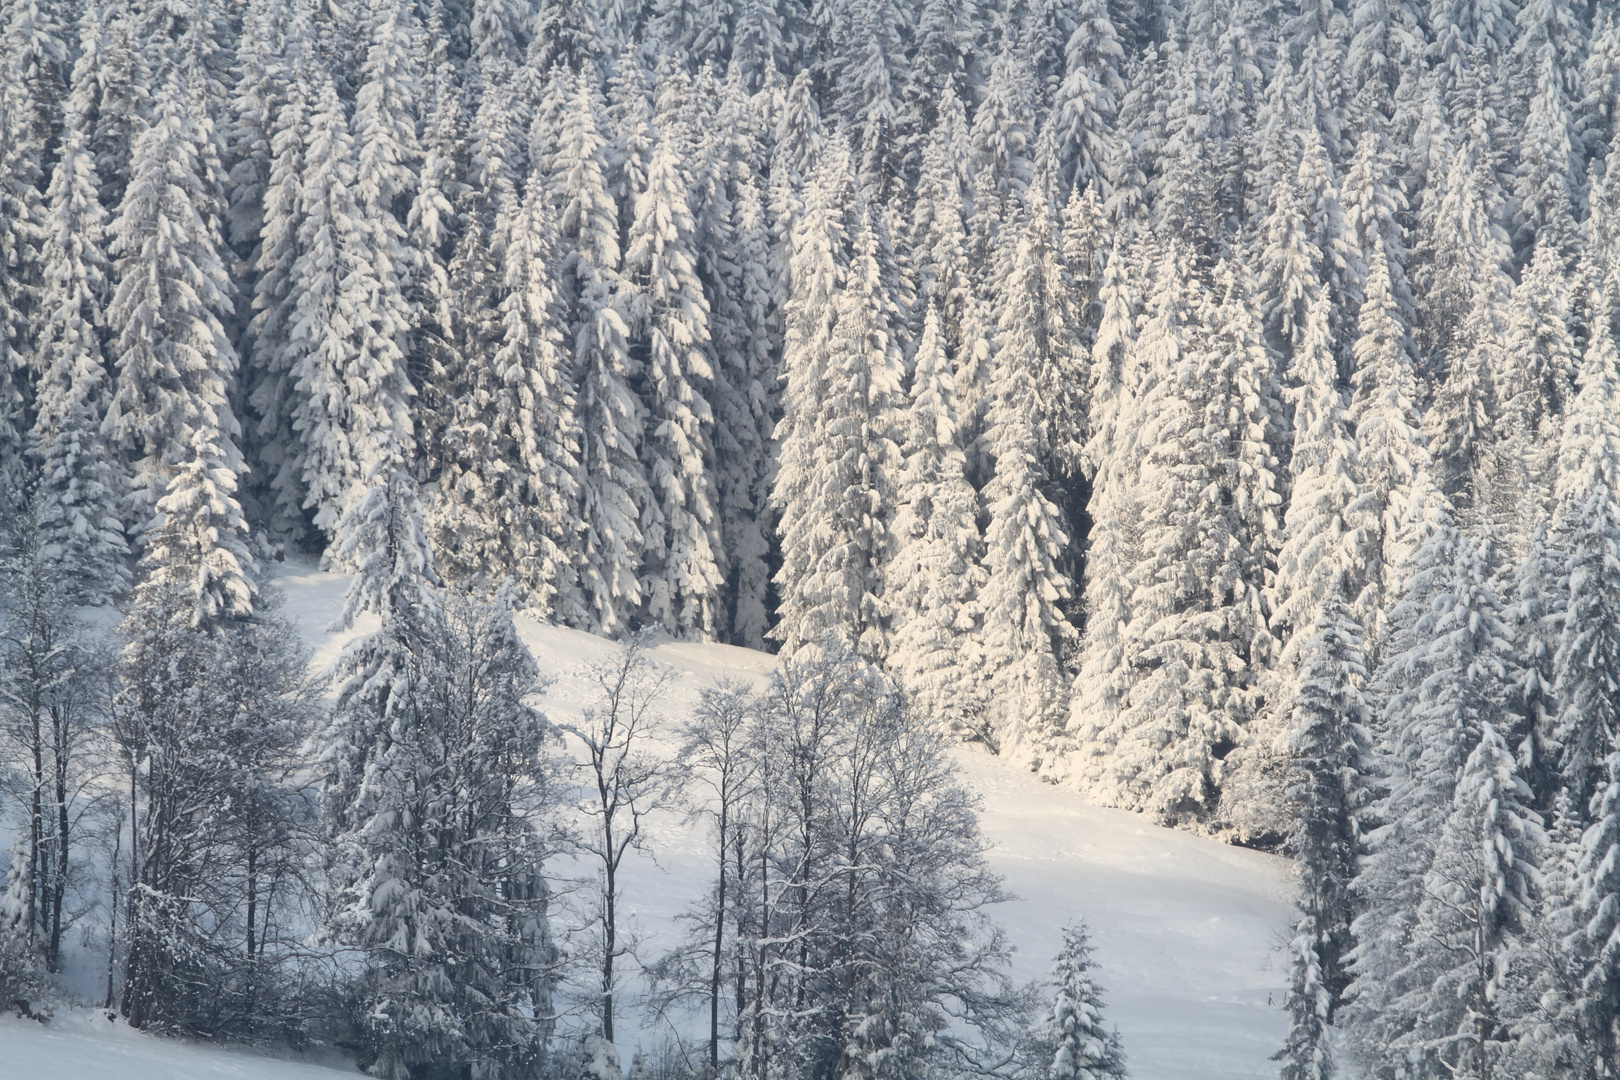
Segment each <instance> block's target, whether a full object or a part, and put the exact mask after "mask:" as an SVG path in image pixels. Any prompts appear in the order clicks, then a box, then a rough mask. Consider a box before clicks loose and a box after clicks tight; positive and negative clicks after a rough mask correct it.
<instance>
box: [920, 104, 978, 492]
mask: <svg viewBox="0 0 1620 1080" xmlns="http://www.w3.org/2000/svg"><path fill="white" fill-rule="evenodd" d="M937 111H938V119H937V122H936V125H935V127H934V128H933V129H932V131H931V132H930V133H929V138H928V141H927V143H926V144H925V145H924V147H923V152H922V165H921V170H922V171H921V176H920V177H919V179H918V188H917V195H916V201H915V203H914V205H913V221H912V224H913V228H914V232H913V239H912V250H913V252H914V257H915V259H916V266H917V293H918V296H919V298H920V300H921V301H922V302H924V303H927V302H930V301H931V302H932V303H934V304H935V305H936V307H937V308H938V311H939V318H940V331H941V333H942V334H943V335H944V337H943V341H944V345H945V351H946V354H947V355H948V356H949V357H950V359H951V370H952V373H953V375H954V377H955V383H956V396H957V401H958V403H959V407H960V409H961V420H960V423H961V430H962V446H963V449H964V450H966V451H968V469H969V476H970V477H975V478H977V477H978V476H979V475H980V474H982V473H983V471H984V469H983V463H982V460H981V459H982V457H983V454H982V453H981V452H980V451H979V450H978V448H977V447H976V446H975V443H976V442H977V440H978V437H979V436H980V435H981V434H982V433H983V430H984V408H985V405H986V399H985V389H986V384H987V383H988V381H989V358H990V339H991V338H992V337H993V336H994V331H995V327H994V325H993V313H992V311H991V310H990V305H989V304H988V303H986V296H985V290H983V289H981V288H980V287H979V281H978V279H979V276H980V275H979V274H978V273H977V272H976V271H975V269H974V267H973V266H971V265H970V263H969V260H968V245H969V236H968V221H967V217H968V207H969V205H970V204H971V196H972V191H973V189H972V184H971V179H972V178H971V177H970V176H969V174H968V170H967V168H966V167H965V164H964V161H965V158H966V156H967V153H968V127H967V113H966V111H965V110H964V108H963V106H962V102H961V101H959V100H958V99H957V97H956V95H955V93H954V92H952V91H949V90H947V91H946V93H945V96H944V97H943V98H942V99H941V100H940V101H939V102H938V109H937ZM978 482H979V481H978V480H977V479H975V483H978Z"/></svg>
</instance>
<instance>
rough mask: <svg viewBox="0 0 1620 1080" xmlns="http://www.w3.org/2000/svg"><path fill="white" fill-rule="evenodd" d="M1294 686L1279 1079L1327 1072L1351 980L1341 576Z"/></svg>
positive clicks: (1357, 701) (1352, 712) (1355, 801)
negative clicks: (1294, 891)
mask: <svg viewBox="0 0 1620 1080" xmlns="http://www.w3.org/2000/svg"><path fill="white" fill-rule="evenodd" d="M1297 653H1298V655H1299V659H1298V670H1299V675H1298V687H1297V690H1296V691H1295V693H1294V694H1293V695H1292V709H1291V712H1290V716H1289V721H1290V731H1289V733H1288V736H1287V756H1288V765H1287V784H1288V789H1287V796H1288V802H1289V807H1290V809H1291V810H1292V811H1293V813H1294V822H1295V824H1294V827H1293V831H1292V834H1291V835H1290V836H1289V838H1288V848H1289V851H1290V853H1291V854H1292V855H1293V857H1294V865H1295V866H1296V867H1297V868H1298V870H1299V895H1298V898H1297V899H1296V900H1295V905H1296V907H1297V908H1298V911H1299V917H1298V918H1297V919H1296V920H1295V922H1294V936H1293V939H1292V941H1291V942H1290V947H1289V952H1290V957H1289V959H1290V964H1291V970H1290V979H1289V988H1288V998H1287V1001H1286V1007H1287V1009H1288V1012H1289V1019H1290V1026H1289V1031H1288V1039H1287V1041H1286V1042H1285V1043H1284V1045H1283V1048H1282V1049H1281V1050H1280V1051H1279V1052H1278V1053H1277V1054H1276V1055H1275V1059H1276V1060H1279V1061H1282V1062H1283V1066H1282V1070H1281V1074H1280V1075H1281V1076H1282V1077H1283V1078H1284V1080H1328V1078H1330V1077H1332V1076H1333V1075H1334V1071H1335V1070H1334V1060H1333V1036H1332V1025H1333V1022H1334V1019H1335V1015H1336V1013H1337V1012H1338V1009H1339V1006H1340V1005H1341V1004H1342V1002H1343V999H1344V992H1345V989H1346V987H1347V986H1348V985H1349V982H1350V979H1349V972H1348V970H1347V967H1346V961H1347V959H1348V955H1349V952H1350V948H1351V946H1352V943H1353V937H1352V935H1351V923H1352V921H1353V920H1354V918H1355V915H1356V912H1357V902H1356V898H1355V895H1354V893H1353V891H1352V887H1353V883H1354V878H1355V875H1356V869H1357V858H1358V856H1359V855H1360V853H1361V837H1360V830H1359V827H1358V823H1357V820H1356V815H1357V813H1358V811H1359V810H1360V809H1361V803H1362V800H1363V799H1364V798H1365V795H1366V791H1365V789H1364V787H1363V784H1362V780H1361V776H1360V769H1361V767H1362V766H1363V764H1364V762H1365V760H1366V752H1367V739H1368V722H1369V721H1370V719H1371V716H1370V714H1369V711H1368V709H1367V706H1366V703H1365V701H1364V700H1363V697H1362V686H1363V685H1364V683H1365V681H1366V678H1367V666H1366V661H1365V657H1364V655H1363V651H1362V635H1361V628H1360V627H1359V626H1358V625H1356V622H1355V619H1354V618H1352V617H1351V615H1350V611H1349V608H1348V607H1347V606H1346V604H1345V602H1344V597H1343V584H1342V579H1341V581H1335V582H1333V583H1331V585H1330V589H1329V592H1328V593H1327V594H1326V595H1325V596H1324V597H1323V598H1322V599H1321V601H1320V602H1319V605H1318V614H1317V617H1316V621H1315V622H1314V623H1313V624H1312V625H1311V628H1310V631H1309V637H1308V638H1307V639H1306V640H1305V641H1304V643H1303V644H1302V645H1300V646H1299V647H1298V648H1297Z"/></svg>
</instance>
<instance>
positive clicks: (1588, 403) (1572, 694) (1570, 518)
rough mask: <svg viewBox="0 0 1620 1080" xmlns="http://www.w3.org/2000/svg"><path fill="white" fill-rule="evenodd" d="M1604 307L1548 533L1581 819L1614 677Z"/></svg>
mask: <svg viewBox="0 0 1620 1080" xmlns="http://www.w3.org/2000/svg"><path fill="white" fill-rule="evenodd" d="M1608 310H1609V309H1608V308H1607V305H1599V308H1598V312H1597V315H1598V317H1597V318H1595V319H1594V320H1593V325H1592V328H1593V334H1592V340H1591V343H1590V344H1589V345H1588V346H1587V350H1586V355H1585V357H1584V358H1583V361H1582V364H1581V374H1580V392H1579V394H1578V395H1577V396H1576V398H1575V401H1574V403H1573V405H1572V407H1571V409H1570V413H1569V416H1568V418H1567V420H1566V421H1565V424H1564V434H1563V440H1562V442H1561V444H1560V446H1559V463H1558V489H1557V499H1558V516H1557V518H1556V519H1555V529H1556V530H1557V535H1558V538H1559V540H1560V541H1561V544H1562V546H1563V547H1564V548H1565V549H1566V550H1567V551H1568V553H1569V554H1568V560H1569V561H1568V575H1569V576H1568V590H1569V592H1568V601H1567V606H1566V610H1565V613H1564V624H1563V633H1562V635H1561V638H1560V640H1559V643H1558V651H1557V653H1556V655H1555V656H1554V658H1553V694H1554V696H1555V697H1556V699H1557V701H1558V702H1559V705H1560V711H1559V714H1558V719H1557V722H1556V724H1555V726H1554V729H1553V740H1554V745H1555V747H1556V748H1557V750H1558V752H1559V754H1560V758H1559V763H1558V764H1559V768H1560V771H1561V772H1562V774H1563V785H1564V787H1565V788H1566V789H1567V790H1568V791H1569V792H1570V794H1571V796H1572V798H1573V800H1574V803H1575V806H1576V810H1577V813H1580V814H1582V815H1583V817H1582V818H1581V820H1582V821H1583V822H1584V821H1588V820H1590V819H1588V818H1586V817H1584V814H1585V813H1586V811H1587V810H1588V808H1592V809H1595V803H1594V802H1593V800H1594V799H1595V797H1596V796H1597V793H1598V791H1599V788H1600V786H1601V785H1602V783H1603V780H1604V775H1605V769H1606V768H1607V767H1608V758H1609V755H1610V754H1611V753H1613V747H1612V746H1611V742H1612V740H1613V737H1614V736H1613V734H1612V733H1613V732H1614V731H1615V728H1614V723H1615V721H1616V720H1620V717H1616V716H1615V715H1614V710H1615V700H1614V693H1613V689H1612V687H1613V685H1614V680H1615V679H1616V678H1617V677H1620V625H1617V624H1616V622H1615V619H1616V616H1617V615H1620V606H1617V605H1620V576H1617V575H1620V564H1617V563H1616V561H1615V554H1616V551H1617V550H1620V549H1617V548H1616V544H1617V542H1620V541H1617V538H1620V490H1617V489H1616V487H1615V484H1616V478H1617V475H1620V474H1617V473H1616V472H1615V469H1616V466H1617V464H1620V422H1617V418H1616V413H1615V406H1616V402H1617V401H1620V370H1617V359H1620V358H1617V356H1616V349H1615V344H1614V338H1613V336H1612V331H1611V329H1610V322H1609V318H1608Z"/></svg>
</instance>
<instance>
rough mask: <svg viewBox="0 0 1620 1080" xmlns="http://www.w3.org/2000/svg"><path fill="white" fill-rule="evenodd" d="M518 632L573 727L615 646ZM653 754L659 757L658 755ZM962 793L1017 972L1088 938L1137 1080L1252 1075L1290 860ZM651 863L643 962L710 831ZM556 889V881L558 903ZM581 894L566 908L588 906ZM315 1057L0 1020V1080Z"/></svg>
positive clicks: (1255, 1075) (1264, 1067)
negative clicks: (970, 804)
mask: <svg viewBox="0 0 1620 1080" xmlns="http://www.w3.org/2000/svg"><path fill="white" fill-rule="evenodd" d="M279 576H280V584H281V586H282V589H283V592H284V593H285V596H286V607H285V612H286V614H287V615H288V616H290V617H292V618H293V619H295V620H296V621H297V622H298V623H299V624H300V626H301V627H302V628H303V629H304V631H305V634H306V635H307V637H308V639H309V641H310V644H311V646H312V647H313V648H314V650H315V665H316V667H317V668H326V667H328V666H329V665H330V664H331V662H332V661H333V660H334V659H335V658H336V657H337V655H338V653H339V652H340V651H341V649H342V646H343V644H344V642H345V641H346V640H348V639H349V638H351V637H353V636H354V635H356V634H359V633H363V632H366V631H367V630H369V629H371V628H372V626H373V625H374V624H369V625H368V623H367V622H366V621H365V620H362V621H361V622H360V623H359V624H358V625H357V626H356V627H354V628H353V629H352V630H350V631H348V632H345V633H343V634H334V633H331V632H329V631H328V629H327V628H328V626H329V625H330V624H331V623H332V621H333V620H334V619H335V618H336V616H337V614H338V612H339V611H340V610H341V607H342V598H343V592H344V589H345V588H346V586H347V580H348V579H347V578H345V577H341V576H338V575H333V574H326V573H321V572H319V571H316V570H313V569H310V568H308V567H302V566H298V565H295V564H285V565H284V566H283V568H282V571H281V574H280V575H279ZM519 631H520V633H521V634H522V636H523V638H524V640H525V641H526V642H527V643H528V645H529V647H530V649H531V650H532V651H533V653H534V656H535V659H536V661H537V662H538V663H539V665H540V668H541V670H542V672H544V673H545V675H546V677H547V678H548V679H550V680H551V682H550V685H549V686H548V687H547V689H546V692H545V695H544V697H543V699H542V701H541V707H542V709H543V710H544V711H545V712H546V713H547V714H548V715H549V716H550V717H551V718H552V719H553V720H554V721H566V720H567V719H569V718H570V717H571V715H577V713H578V710H579V709H580V708H581V707H582V706H583V705H584V704H587V703H588V701H589V694H588V691H589V682H588V676H589V671H590V667H591V665H592V664H594V663H597V662H600V661H602V660H604V659H606V658H608V657H609V656H610V655H611V651H612V649H613V648H614V646H613V645H612V644H611V643H609V642H607V641H605V640H603V639H601V638H597V637H593V636H591V635H589V634H585V633H581V632H578V631H573V630H564V629H559V628H556V627H551V626H547V625H544V624H541V623H538V622H535V621H533V620H529V619H525V618H520V619H519ZM651 657H652V659H653V661H654V662H655V663H657V664H660V665H664V666H666V667H667V668H668V669H669V670H670V673H671V682H670V685H669V689H668V693H667V694H666V696H665V697H664V699H663V701H662V703H661V708H660V713H661V715H662V717H663V718H664V720H665V722H666V724H667V728H666V730H669V731H670V732H671V734H673V729H674V728H675V727H677V726H678V725H679V724H680V723H681V722H682V721H684V720H685V718H686V717H687V716H688V715H689V714H690V712H691V708H692V706H693V705H694V704H695V702H696V701H697V697H698V694H699V693H700V692H701V691H702V690H703V689H704V688H705V687H709V686H713V685H715V684H716V683H717V682H718V681H720V680H722V679H732V680H737V681H743V682H748V683H754V684H760V683H763V681H764V680H765V679H766V678H767V677H768V675H769V673H770V671H771V668H772V666H773V663H774V661H773V658H772V657H770V656H768V655H765V654H763V653H758V652H753V651H750V650H747V649H740V648H735V647H732V646H728V645H697V644H689V643H682V642H666V643H663V644H659V645H657V646H656V647H654V648H653V649H652V650H651ZM666 745H671V744H668V743H666ZM957 758H958V763H959V765H960V767H961V770H962V774H963V776H964V778H965V779H966V781H967V783H968V785H969V787H971V788H972V789H973V790H974V791H976V792H977V793H978V794H979V796H980V798H981V799H982V811H981V818H980V821H981V827H982V829H983V831H984V835H985V839H986V840H987V841H988V842H989V843H990V844H991V845H992V847H991V849H990V851H989V853H988V857H989V859H990V862H991V864H992V865H993V866H994V867H995V869H996V870H997V871H998V872H1000V873H1001V874H1002V875H1004V876H1005V878H1006V888H1007V891H1008V892H1010V893H1012V894H1013V895H1014V896H1016V897H1017V899H1013V900H1009V901H1007V902H1006V903H1003V904H1000V905H998V906H997V908H996V909H995V910H994V912H993V915H994V917H995V918H996V919H997V921H999V922H1000V923H1001V925H1002V926H1003V927H1004V928H1005V930H1006V933H1007V939H1008V942H1009V943H1010V944H1011V945H1012V947H1013V949H1014V952H1013V957H1012V974H1013V975H1014V977H1015V978H1016V979H1017V980H1019V981H1021V982H1023V981H1029V980H1034V979H1040V978H1042V977H1043V976H1044V975H1045V974H1046V972H1047V969H1048V966H1049V964H1050V961H1051V958H1052V956H1053V954H1054V953H1055V952H1056V951H1057V949H1058V945H1059V940H1060V936H1061V931H1062V928H1063V925H1064V924H1065V922H1067V921H1070V920H1074V919H1081V918H1083V919H1084V920H1085V921H1086V923H1087V924H1088V925H1089V926H1090V928H1091V932H1092V943H1093V944H1094V946H1095V947H1096V960H1097V961H1098V964H1099V971H1098V973H1097V978H1098V981H1099V983H1100V984H1101V985H1102V986H1103V987H1104V988H1105V990H1106V992H1107V999H1106V1016H1107V1018H1108V1019H1109V1020H1110V1021H1111V1022H1112V1023H1114V1024H1117V1025H1118V1027H1119V1031H1120V1035H1121V1037H1122V1039H1123V1041H1124V1044H1125V1049H1126V1052H1127V1054H1128V1055H1129V1062H1130V1070H1131V1075H1132V1076H1133V1077H1135V1078H1137V1080H1263V1078H1269V1077H1274V1076H1275V1075H1276V1068H1277V1066H1276V1065H1275V1064H1274V1063H1272V1062H1271V1061H1270V1060H1269V1058H1270V1055H1271V1054H1272V1053H1273V1052H1274V1051H1275V1050H1276V1049H1277V1047H1279V1046H1280V1045H1281V1044H1282V1039H1283V1036H1284V1034H1285V1033H1286V1030H1287V1020H1286V1016H1285V1014H1284V1013H1283V1011H1282V1008H1281V1004H1282V1000H1283V995H1284V990H1285V984H1286V975H1287V971H1286V964H1285V962H1284V959H1283V956H1282V954H1281V952H1280V951H1279V949H1280V946H1281V944H1282V942H1283V934H1284V931H1285V929H1286V927H1287V924H1288V920H1289V917H1290V906H1289V896H1290V892H1291V889H1292V874H1291V869H1290V865H1289V863H1288V862H1286V861H1285V860H1282V859H1279V858H1275V857H1273V856H1269V855H1264V854H1261V853H1258V852H1254V851H1247V850H1244V849H1241V848H1235V847H1231V846H1228V845H1225V844H1221V843H1218V842H1216V841H1214V840H1209V839H1205V838H1203V837H1199V836H1194V835H1191V834H1189V833H1185V832H1178V831H1175V830H1171V829H1164V828H1159V827H1157V826H1154V825H1152V824H1149V823H1148V822H1147V821H1146V820H1145V819H1144V818H1142V817H1141V816H1140V815H1137V814H1132V813H1128V812H1125V811H1119V810H1108V809H1103V808H1099V807H1096V806H1092V805H1091V804H1089V803H1087V802H1086V801H1085V800H1084V799H1083V798H1081V797H1080V796H1079V795H1078V794H1076V793H1074V792H1072V791H1068V790H1065V789H1062V788H1057V787H1053V786H1051V785H1049V784H1044V783H1042V782H1040V781H1039V780H1038V779H1036V778H1035V777H1034V776H1033V775H1031V774H1030V773H1027V772H1024V771H1022V770H1020V769H1018V768H1016V767H1015V766H1013V765H1012V764H1011V763H1009V762H1006V761H1004V760H1001V759H998V758H994V757H990V756H988V755H985V754H982V753H976V752H974V751H972V750H968V749H963V750H961V751H959V752H958V754H957ZM647 840H648V844H647V852H646V853H645V854H638V855H633V856H632V864H633V865H632V866H631V867H630V869H629V872H628V873H627V874H626V882H625V885H624V901H623V903H624V906H625V908H626V909H627V910H628V912H629V914H630V923H631V925H632V926H633V927H634V928H635V932H636V936H637V938H638V941H637V948H636V955H637V959H638V960H639V961H641V962H642V963H647V964H650V963H653V962H655V961H656V960H657V959H658V958H659V957H660V956H662V955H664V954H665V953H666V952H667V951H668V950H670V949H671V948H673V947H674V946H675V945H677V944H678V943H679V941H678V938H679V935H680V934H681V933H683V932H684V928H685V926H686V925H687V924H686V923H685V922H683V921H682V920H680V919H679V916H680V915H681V914H682V913H683V912H685V911H687V910H689V909H691V908H693V907H694V906H695V905H696V904H697V903H698V902H699V900H700V899H701V898H702V896H703V895H704V892H705V891H706V889H707V887H708V882H709V880H710V866H709V861H708V859H709V857H708V855H707V842H708V835H707V830H706V828H705V827H704V826H703V825H702V824H699V823H695V822H693V821H692V820H690V816H689V812H688V811H687V810H685V809H683V808H680V807H675V806H671V807H668V808H663V809H660V810H658V811H656V812H655V813H654V814H653V815H651V817H650V818H649V821H648V828H647ZM553 872H554V873H556V874H558V875H559V876H560V877H563V878H568V877H571V876H577V877H578V878H579V879H580V883H581V885H584V884H585V882H586V880H587V875H588V869H587V868H586V867H585V866H583V865H568V864H567V863H566V861H565V862H562V863H560V864H558V865H556V866H554V868H553ZM562 891H563V892H564V893H567V892H568V890H567V888H566V886H565V887H564V889H563V890H562ZM586 891H587V890H586V889H584V888H582V889H580V890H579V891H578V892H577V893H576V894H575V895H576V896H581V897H582V896H583V895H584V894H585V892H586ZM567 904H568V898H567V896H566V895H565V896H564V902H563V910H561V911H560V912H559V917H558V918H557V920H556V933H557V936H558V939H559V944H561V945H562V947H563V948H564V949H565V950H567V949H568V948H569V943H568V936H569V928H570V927H571V926H578V925H579V924H580V921H582V920H579V919H578V918H571V917H570V912H569V911H568V910H567ZM628 989H629V990H630V993H629V994H628V995H627V998H628V1000H627V1001H626V1006H627V1009H626V1012H627V1013H628V1015H627V1016H626V1017H625V1018H624V1020H622V1021H621V1025H620V1026H621V1028H623V1029H628V1031H630V1032H633V1033H632V1034H629V1036H628V1037H625V1036H624V1035H621V1037H620V1042H621V1050H622V1051H623V1052H624V1061H625V1063H626V1064H628V1062H629V1059H630V1056H631V1054H632V1053H633V1051H634V1048H635V1046H636V1045H637V1044H639V1045H641V1046H643V1047H646V1048H649V1049H650V1048H653V1047H655V1046H656V1045H657V1044H659V1043H661V1042H665V1041H667V1040H671V1039H693V1038H697V1037H699V1036H700V1032H701V1031H702V1023H701V1021H700V1020H699V1019H698V1017H697V1016H696V1015H686V1014H683V1013H679V1012H675V1013H665V1014H664V1015H663V1016H660V1017H653V1016H650V1015H648V1010H646V1009H645V1008H643V1007H642V1003H641V1001H640V998H639V995H638V993H637V992H636V988H635V987H634V986H631V987H629V988H628ZM331 1075H333V1074H332V1072H331V1070H330V1068H329V1067H326V1066H323V1065H319V1064H313V1063H305V1062H286V1061H277V1060H272V1059H269V1058H266V1057H263V1056H255V1055H251V1054H240V1053H234V1052H231V1051H228V1050H222V1049H218V1048H214V1047H203V1046H194V1045H185V1044H178V1043H173V1042H170V1041H166V1040H159V1039H150V1038H147V1037H145V1036H142V1035H139V1034H137V1033H133V1032H130V1031H129V1030H128V1029H127V1028H125V1027H124V1026H123V1025H122V1024H118V1025H114V1024H109V1023H107V1022H106V1021H105V1019H104V1018H103V1017H101V1014H99V1013H95V1012H91V1011H82V1012H81V1011H74V1012H70V1013H67V1014H64V1016H63V1017H62V1019H60V1020H58V1021H57V1022H54V1023H53V1024H52V1025H50V1026H42V1025H39V1024H35V1023H31V1022H29V1021H23V1020H11V1019H6V1020H3V1021H0V1080H99V1078H100V1077H119V1078H127V1080H216V1078H226V1077H255V1078H260V1077H262V1078H263V1080H320V1078H323V1077H329V1076H331Z"/></svg>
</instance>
